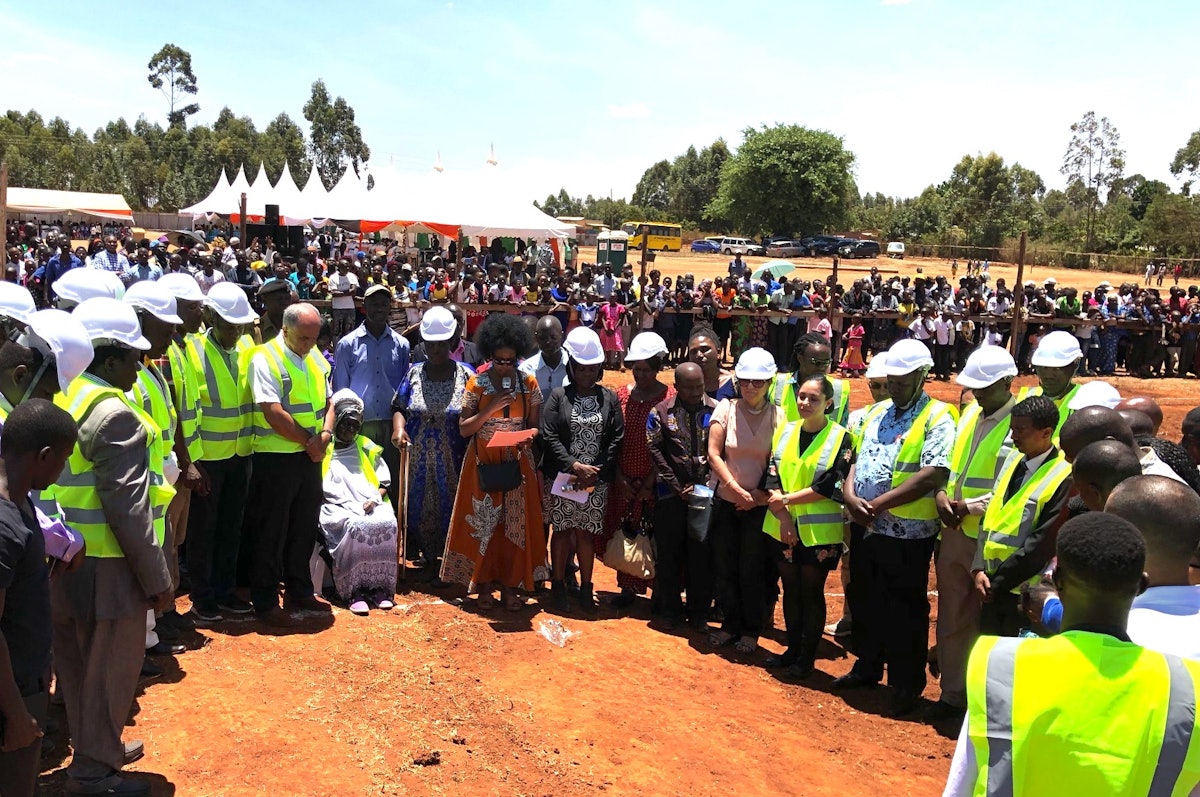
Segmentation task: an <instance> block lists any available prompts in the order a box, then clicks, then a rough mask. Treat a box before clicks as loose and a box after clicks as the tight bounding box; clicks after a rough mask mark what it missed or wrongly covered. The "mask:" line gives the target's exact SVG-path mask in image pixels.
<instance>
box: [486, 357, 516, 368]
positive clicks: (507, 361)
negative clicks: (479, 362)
mask: <svg viewBox="0 0 1200 797" xmlns="http://www.w3.org/2000/svg"><path fill="white" fill-rule="evenodd" d="M516 364H517V358H515V357H512V358H500V357H493V358H492V365H499V366H501V367H504V366H506V365H516Z"/></svg>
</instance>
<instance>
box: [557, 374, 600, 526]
mask: <svg viewBox="0 0 1200 797" xmlns="http://www.w3.org/2000/svg"><path fill="white" fill-rule="evenodd" d="M569 425H570V429H571V444H570V445H569V446H567V450H568V451H569V452H570V453H571V456H573V457H575V459H577V460H579V461H580V462H582V463H583V464H584V465H593V464H595V462H596V460H597V459H598V458H599V457H600V445H601V442H602V438H603V436H604V416H603V415H601V413H600V396H599V394H597V395H595V396H576V398H575V402H574V404H573V405H572V406H571V419H570V421H569ZM553 482H554V480H553V479H547V480H546V491H545V496H546V519H547V521H549V522H550V523H552V524H554V527H555V528H556V529H557V528H563V529H582V530H584V531H586V532H587V533H589V534H601V533H603V531H604V510H605V508H606V507H607V506H608V485H607V484H605V483H604V482H600V481H598V482H596V489H595V490H593V491H592V495H591V497H590V498H589V499H588V502H587V503H586V504H580V503H577V502H575V501H572V500H570V499H567V498H559V497H558V496H557V495H552V494H551V493H550V485H551V484H552V483H553Z"/></svg>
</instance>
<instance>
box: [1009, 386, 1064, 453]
mask: <svg viewBox="0 0 1200 797" xmlns="http://www.w3.org/2000/svg"><path fill="white" fill-rule="evenodd" d="M1077 390H1079V385H1071V389H1070V390H1068V391H1067V392H1066V393H1065V394H1063V395H1061V396H1059V397H1058V398H1056V399H1053V401H1054V406H1056V407H1058V426H1055V427H1054V436H1053V437H1051V438H1050V441H1051V442H1052V443H1054V445H1058V435H1059V432H1061V431H1062V428H1063V424H1064V423H1066V422H1067V418H1070V417H1071V406H1070V405H1071V399H1073V398H1075V392H1076V391H1077ZM1040 395H1042V386H1041V385H1033V386H1032V387H1023V388H1021V392H1019V393H1017V401H1018V402H1020V401H1024V400H1025V399H1027V398H1029V397H1030V396H1040Z"/></svg>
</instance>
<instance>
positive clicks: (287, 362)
mask: <svg viewBox="0 0 1200 797" xmlns="http://www.w3.org/2000/svg"><path fill="white" fill-rule="evenodd" d="M320 331H321V314H320V313H319V312H317V308H315V307H313V306H312V305H311V304H308V303H306V302H301V303H299V304H294V305H292V306H290V307H288V308H287V309H286V310H285V311H284V313H283V331H282V332H280V334H279V335H278V336H277V337H275V338H273V339H271V340H270V341H267V342H264V343H263V344H262V345H261V346H259V347H258V348H256V349H255V350H254V352H253V354H252V355H251V356H250V363H249V374H248V375H249V379H250V393H251V398H252V399H253V401H254V456H253V459H252V465H251V477H250V495H249V499H248V500H249V504H248V506H247V510H248V511H247V512H246V514H245V520H244V522H243V526H242V529H243V530H242V533H243V534H244V535H245V534H248V535H250V540H249V541H248V544H249V549H250V551H251V561H250V563H249V570H248V573H249V578H250V596H251V601H252V602H253V604H254V611H255V613H256V614H257V615H258V616H259V618H260V619H262V620H263V621H264V622H265V623H267V624H268V625H271V626H274V627H277V628H291V627H293V626H295V625H296V620H295V619H294V618H293V617H292V616H291V615H290V614H289V613H288V612H289V611H318V612H325V613H327V612H329V611H330V607H329V604H327V603H325V602H324V601H322V600H320V599H318V598H317V597H316V596H315V595H314V594H313V588H312V577H311V575H310V573H309V566H308V563H309V559H310V558H311V556H312V553H313V546H314V545H315V543H316V540H317V523H318V519H319V516H320V512H321V501H322V500H323V496H324V493H323V491H322V486H321V462H322V460H323V459H324V458H325V449H326V448H328V446H329V443H330V441H331V440H332V438H333V433H332V431H331V430H332V428H333V411H332V406H331V405H330V403H329V397H330V389H329V363H328V362H326V361H325V358H324V357H323V356H321V353H320V352H319V351H317V349H316V343H317V335H318V334H319V333H320ZM281 581H282V582H283V588H284V608H283V609H280V607H279V586H278V585H279V583H280V582H281Z"/></svg>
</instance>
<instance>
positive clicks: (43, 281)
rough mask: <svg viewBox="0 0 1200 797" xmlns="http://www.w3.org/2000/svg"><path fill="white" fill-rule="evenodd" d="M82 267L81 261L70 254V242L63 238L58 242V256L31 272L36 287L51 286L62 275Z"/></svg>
mask: <svg viewBox="0 0 1200 797" xmlns="http://www.w3.org/2000/svg"><path fill="white" fill-rule="evenodd" d="M82 266H83V261H82V260H80V259H79V258H78V257H76V256H75V255H73V254H71V242H70V241H68V240H67V239H65V238H64V239H63V240H62V241H60V246H59V249H58V254H56V255H53V256H52V257H51V258H50V259H49V260H47V261H46V265H44V266H39V267H38V268H37V269H36V270H35V271H34V272H33V282H34V283H36V284H37V285H53V284H54V281H55V280H57V279H58V278H59V277H61V276H62V275H63V274H66V273H67V272H68V271H70V270H71V269H73V268H80V267H82ZM39 292H40V290H39Z"/></svg>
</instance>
